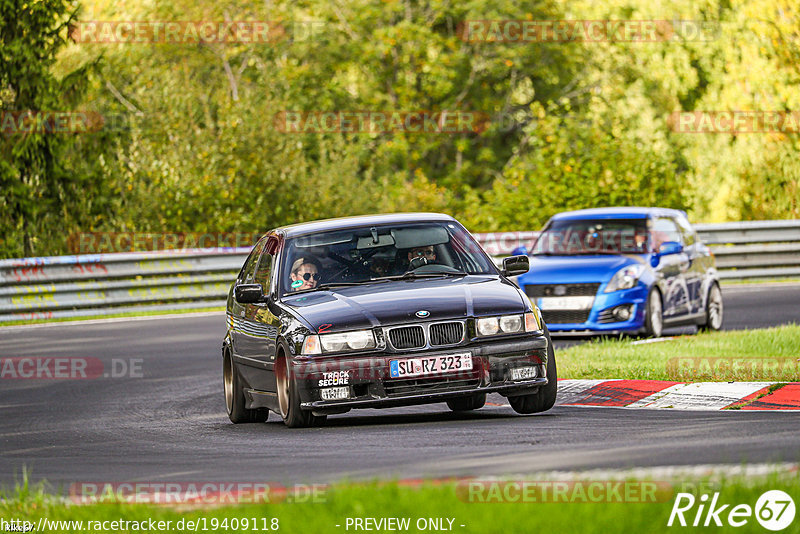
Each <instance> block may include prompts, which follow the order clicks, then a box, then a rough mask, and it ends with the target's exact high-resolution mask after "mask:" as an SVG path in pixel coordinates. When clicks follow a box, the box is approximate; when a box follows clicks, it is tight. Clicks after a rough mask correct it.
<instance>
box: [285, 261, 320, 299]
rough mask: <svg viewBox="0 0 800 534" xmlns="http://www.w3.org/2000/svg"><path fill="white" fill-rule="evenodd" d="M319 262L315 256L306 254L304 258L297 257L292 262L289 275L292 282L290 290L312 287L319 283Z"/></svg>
mask: <svg viewBox="0 0 800 534" xmlns="http://www.w3.org/2000/svg"><path fill="white" fill-rule="evenodd" d="M319 271H320V264H319V261H318V260H317V259H316V258H312V257H310V256H307V257H305V258H297V259H296V260H295V262H294V263H293V264H292V270H291V272H290V277H291V279H292V283H291V284H290V287H291V288H292V291H300V290H302V289H314V288H315V287H317V284H318V283H319V279H320V278H321V275H320V274H319Z"/></svg>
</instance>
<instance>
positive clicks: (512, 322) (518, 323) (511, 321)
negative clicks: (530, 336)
mask: <svg viewBox="0 0 800 534" xmlns="http://www.w3.org/2000/svg"><path fill="white" fill-rule="evenodd" d="M500 330H502V331H503V332H505V333H507V334H510V333H512V332H519V331H520V330H522V316H521V315H506V316H505V317H501V318H500Z"/></svg>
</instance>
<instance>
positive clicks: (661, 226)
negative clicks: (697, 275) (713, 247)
mask: <svg viewBox="0 0 800 534" xmlns="http://www.w3.org/2000/svg"><path fill="white" fill-rule="evenodd" d="M651 229H652V234H653V237H652V240H653V250H654V251H656V252H657V251H658V250H659V249H660V247H661V245H662V244H663V243H666V242H668V241H675V242H676V243H681V244H683V239H682V237H681V233H680V230H679V229H678V225H677V223H676V222H675V221H674V220H673V219H671V218H669V217H657V218H655V219H654V220H653V223H652V227H651ZM688 269H689V260H688V258H687V256H686V254H683V253H681V254H669V255H666V256H661V258H660V260H659V263H658V265H657V266H656V272H658V273H660V275H661V277H662V279H663V287H662V290H663V292H664V294H663V295H662V300H663V305H664V318H665V319H668V318H672V317H678V316H681V315H686V314H688V313H689V310H690V304H689V290H688V288H687V285H686V272H687V270H688Z"/></svg>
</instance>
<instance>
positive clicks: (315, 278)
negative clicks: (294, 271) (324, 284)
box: [303, 273, 322, 282]
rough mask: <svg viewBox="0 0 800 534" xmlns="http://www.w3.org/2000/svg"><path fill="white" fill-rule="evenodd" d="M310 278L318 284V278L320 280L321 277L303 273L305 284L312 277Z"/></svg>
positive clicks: (317, 274) (315, 274)
mask: <svg viewBox="0 0 800 534" xmlns="http://www.w3.org/2000/svg"><path fill="white" fill-rule="evenodd" d="M312 276H313V277H314V280H316V281H317V282H319V279H320V278H322V276H321V275H320V274H319V273H314V274H311V273H305V274H304V275H303V280H305V281H306V282H308V281H309V280H311V277H312Z"/></svg>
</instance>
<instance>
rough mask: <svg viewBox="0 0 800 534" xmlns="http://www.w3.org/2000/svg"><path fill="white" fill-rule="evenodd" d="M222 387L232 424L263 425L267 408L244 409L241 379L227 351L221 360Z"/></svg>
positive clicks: (266, 417)
mask: <svg viewBox="0 0 800 534" xmlns="http://www.w3.org/2000/svg"><path fill="white" fill-rule="evenodd" d="M222 386H223V388H224V391H225V411H227V412H228V418H229V419H230V420H231V422H232V423H236V424H238V423H263V422H264V421H266V420H267V419H268V418H269V410H268V409H267V408H255V409H252V410H250V409H247V408H245V403H246V400H245V398H244V387H243V386H242V378H241V377H240V376H239V370H238V369H237V368H236V364H235V363H234V361H233V358H231V355H230V353H229V352H228V351H227V350H226V351H225V354H224V356H223V358H222Z"/></svg>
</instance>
